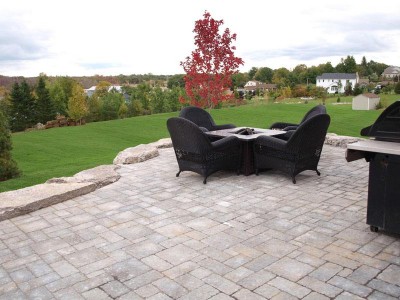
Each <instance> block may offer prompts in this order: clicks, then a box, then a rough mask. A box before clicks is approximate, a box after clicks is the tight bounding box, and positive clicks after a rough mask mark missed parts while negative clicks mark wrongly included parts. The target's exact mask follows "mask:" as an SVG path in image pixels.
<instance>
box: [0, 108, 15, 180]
mask: <svg viewBox="0 0 400 300" xmlns="http://www.w3.org/2000/svg"><path fill="white" fill-rule="evenodd" d="M11 149H12V145H11V134H10V130H9V128H8V122H7V119H6V117H5V116H4V114H3V112H2V111H0V181H4V180H7V179H10V178H13V177H16V176H18V175H19V174H20V171H19V170H18V167H17V163H16V162H15V161H14V160H13V159H12V157H11Z"/></svg>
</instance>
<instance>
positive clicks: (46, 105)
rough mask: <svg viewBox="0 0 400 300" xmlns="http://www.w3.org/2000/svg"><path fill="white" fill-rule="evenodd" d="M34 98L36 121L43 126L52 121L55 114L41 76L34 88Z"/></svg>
mask: <svg viewBox="0 0 400 300" xmlns="http://www.w3.org/2000/svg"><path fill="white" fill-rule="evenodd" d="M36 96H37V100H36V109H37V115H36V121H37V122H40V123H42V124H45V123H46V122H47V121H50V120H54V118H55V116H56V113H55V111H54V105H53V102H52V101H51V99H50V93H49V90H48V89H47V87H46V83H45V81H44V77H43V76H40V77H39V81H38V85H37V87H36Z"/></svg>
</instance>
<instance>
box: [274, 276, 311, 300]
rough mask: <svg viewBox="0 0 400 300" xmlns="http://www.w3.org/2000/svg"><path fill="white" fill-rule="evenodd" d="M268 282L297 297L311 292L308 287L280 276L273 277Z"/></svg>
mask: <svg viewBox="0 0 400 300" xmlns="http://www.w3.org/2000/svg"><path fill="white" fill-rule="evenodd" d="M268 284H270V285H272V286H274V287H276V288H277V289H280V290H281V291H284V292H286V293H288V294H290V295H292V296H295V297H298V298H303V297H305V296H307V295H308V294H309V293H310V292H311V290H310V289H308V288H305V287H303V286H301V285H299V284H297V283H295V282H293V281H289V280H287V279H285V278H282V277H275V278H274V279H272V280H271V281H270V282H269V283H268Z"/></svg>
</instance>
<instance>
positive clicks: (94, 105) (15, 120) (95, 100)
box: [0, 74, 184, 132]
mask: <svg viewBox="0 0 400 300" xmlns="http://www.w3.org/2000/svg"><path fill="white" fill-rule="evenodd" d="M179 77H180V76H179ZM171 84H172V85H171V86H170V88H166V87H163V86H162V84H160V83H156V81H150V83H146V82H143V83H140V84H138V85H134V86H130V85H125V86H123V87H122V91H117V90H115V89H112V88H111V87H112V84H111V83H110V82H107V81H100V82H99V83H98V84H97V86H96V90H95V92H94V93H93V94H92V95H90V96H87V95H86V93H85V90H84V88H83V87H82V85H81V84H80V83H79V82H78V81H76V80H75V79H73V78H70V77H57V78H56V79H55V80H52V81H50V80H48V78H47V77H46V76H45V75H43V74H42V75H40V76H39V78H38V80H37V83H36V84H35V85H29V84H28V83H27V81H25V80H23V81H22V82H21V83H18V82H15V83H14V84H13V86H12V88H11V91H10V92H9V93H5V96H4V97H3V99H1V100H0V110H1V111H2V112H3V114H4V115H5V116H7V119H8V121H9V124H10V128H11V130H12V131H13V132H16V131H23V130H26V129H28V128H31V127H32V126H34V125H36V124H37V123H41V124H46V123H47V122H48V121H51V120H54V119H55V118H56V117H57V116H66V117H68V118H70V119H72V120H73V121H75V122H78V123H80V122H81V121H82V120H83V119H84V120H85V121H89V122H97V121H105V120H113V119H118V118H126V117H132V116H139V115H144V114H152V113H162V112H171V111H178V110H180V108H181V106H182V104H181V103H180V102H179V98H180V96H182V94H183V93H184V89H183V88H182V87H181V83H176V84H174V81H173V80H172V81H171Z"/></svg>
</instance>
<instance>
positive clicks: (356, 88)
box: [353, 83, 362, 96]
mask: <svg viewBox="0 0 400 300" xmlns="http://www.w3.org/2000/svg"><path fill="white" fill-rule="evenodd" d="M360 94H362V89H361V88H360V85H359V84H358V83H356V84H355V86H354V89H353V96H357V95H360Z"/></svg>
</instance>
